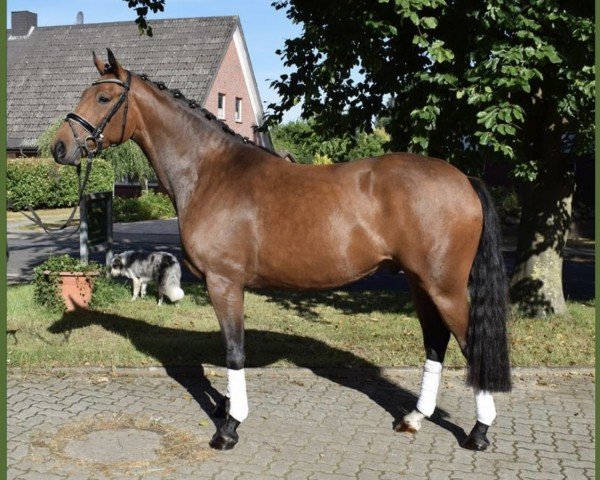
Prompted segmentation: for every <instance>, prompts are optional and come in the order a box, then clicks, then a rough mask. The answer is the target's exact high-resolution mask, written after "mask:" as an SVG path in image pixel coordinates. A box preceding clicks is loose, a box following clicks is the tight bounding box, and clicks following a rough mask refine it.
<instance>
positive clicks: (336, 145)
mask: <svg viewBox="0 0 600 480" xmlns="http://www.w3.org/2000/svg"><path fill="white" fill-rule="evenodd" d="M270 133H271V138H272V139H273V145H274V146H275V148H276V149H277V150H286V151H288V152H290V153H292V155H294V157H295V158H296V160H297V161H298V163H315V158H316V156H317V155H318V156H319V159H317V162H318V161H320V159H322V158H323V157H328V158H329V159H331V161H332V162H334V163H338V162H347V161H351V160H356V159H357V158H363V157H374V156H378V155H383V154H384V153H386V152H388V151H389V150H388V145H389V142H390V136H389V135H388V134H387V133H386V131H385V130H384V129H383V128H381V127H378V128H375V129H374V130H373V132H372V133H366V132H364V131H357V132H355V133H354V134H351V133H349V134H348V135H345V136H343V137H331V136H329V135H324V134H322V133H321V132H320V131H319V128H318V126H317V124H316V122H315V121H314V120H312V119H311V120H308V121H304V120H297V121H294V122H289V123H286V124H282V125H277V126H275V127H273V128H271V129H270Z"/></svg>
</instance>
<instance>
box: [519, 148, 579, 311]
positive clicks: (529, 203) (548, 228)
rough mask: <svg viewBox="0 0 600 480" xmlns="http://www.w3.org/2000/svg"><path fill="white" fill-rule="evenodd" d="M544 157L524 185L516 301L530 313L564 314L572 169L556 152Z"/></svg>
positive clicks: (572, 187) (565, 308)
mask: <svg viewBox="0 0 600 480" xmlns="http://www.w3.org/2000/svg"><path fill="white" fill-rule="evenodd" d="M553 157H554V158H550V159H548V158H546V159H544V161H542V162H541V164H540V165H541V166H542V168H543V170H542V171H540V172H539V173H538V177H537V178H536V180H535V181H534V182H533V183H530V184H527V185H525V188H524V191H523V195H522V208H523V210H522V213H521V222H520V225H519V238H518V242H517V258H516V265H515V270H514V273H513V276H512V279H511V284H510V295H511V301H512V302H513V304H515V305H516V306H517V308H518V309H519V311H521V312H522V313H524V314H526V315H527V316H531V317H540V316H546V315H551V314H565V313H566V312H567V307H566V303H565V298H564V294H563V284H562V265H563V249H564V246H565V244H566V241H567V236H568V233H569V226H570V223H571V208H572V199H573V192H574V188H575V184H574V176H573V172H572V171H571V170H570V168H569V166H568V164H567V162H566V161H565V160H564V159H563V158H561V155H560V152H555V154H554V155H553Z"/></svg>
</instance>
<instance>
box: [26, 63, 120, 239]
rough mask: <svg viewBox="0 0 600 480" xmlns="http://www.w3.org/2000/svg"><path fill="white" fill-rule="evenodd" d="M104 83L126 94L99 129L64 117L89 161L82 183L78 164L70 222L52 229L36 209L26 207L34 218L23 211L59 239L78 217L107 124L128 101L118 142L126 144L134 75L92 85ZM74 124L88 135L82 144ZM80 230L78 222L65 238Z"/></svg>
mask: <svg viewBox="0 0 600 480" xmlns="http://www.w3.org/2000/svg"><path fill="white" fill-rule="evenodd" d="M101 83H114V84H116V85H119V86H121V87H123V93H121V96H120V97H119V99H118V100H117V102H116V103H115V104H114V105H113V107H112V108H111V109H110V111H109V112H108V113H107V114H106V115H105V116H104V118H103V119H102V121H101V122H100V123H99V124H98V126H97V127H94V125H93V124H92V123H90V122H88V121H87V120H86V119H85V118H83V117H82V116H81V115H78V114H76V113H74V112H71V113H69V114H67V117H66V118H65V122H67V123H68V125H69V127H70V128H71V131H72V132H73V137H75V141H76V142H77V144H78V145H79V148H80V149H81V151H82V152H83V153H84V154H86V155H87V162H86V166H85V174H84V177H83V182H82V181H81V164H79V165H77V186H78V188H77V191H78V192H77V197H78V198H77V204H76V205H75V206H74V207H73V210H72V211H71V214H70V215H69V218H68V219H67V221H66V222H65V223H63V224H62V225H61V226H59V227H49V226H48V225H46V224H45V223H44V222H43V221H42V219H41V218H40V216H39V215H38V214H37V213H36V212H35V210H34V209H33V208H32V207H31V206H30V205H27V210H28V211H29V213H30V214H31V216H29V215H27V214H26V213H25V212H23V211H22V212H21V213H22V214H23V215H24V216H25V217H26V218H27V219H29V220H31V221H32V222H33V223H35V224H36V225H37V226H38V227H40V228H42V229H43V230H44V231H45V232H46V233H47V234H48V235H52V236H56V232H60V231H61V230H64V229H65V228H67V227H69V226H71V223H72V222H73V218H74V216H75V212H76V211H77V207H79V205H80V204H81V200H82V199H83V195H84V192H85V187H86V186H87V182H88V179H89V177H90V172H91V171H92V161H93V159H94V157H95V156H96V155H98V154H99V153H100V152H101V151H102V149H103V143H104V135H103V134H102V132H103V131H104V129H105V128H106V125H108V122H110V121H111V119H112V118H113V117H114V115H115V114H116V113H117V111H118V110H119V108H121V105H123V102H125V107H124V109H123V123H122V128H121V142H119V143H122V142H123V138H124V135H125V123H126V120H127V110H128V107H129V101H128V95H127V94H128V93H129V89H130V86H131V72H129V71H128V72H127V80H125V82H122V81H121V80H119V79H117V78H106V79H100V80H96V81H95V82H93V83H92V85H98V84H101ZM72 122H75V123H77V124H78V125H79V126H81V127H82V128H83V129H84V130H85V131H86V132H87V133H88V134H89V135H88V136H87V137H85V138H84V139H83V141H81V140H80V138H79V136H78V135H77V132H76V131H75V128H74V127H73V123H72ZM90 145H91V148H90ZM80 228H81V222H80V223H79V225H78V226H77V228H75V229H74V230H73V231H72V232H69V233H68V234H66V235H64V236H65V237H68V236H70V235H73V234H74V233H76V232H78V231H79V229H80Z"/></svg>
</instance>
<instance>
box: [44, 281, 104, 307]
mask: <svg viewBox="0 0 600 480" xmlns="http://www.w3.org/2000/svg"><path fill="white" fill-rule="evenodd" d="M44 273H45V274H47V275H48V274H50V272H48V271H46V272H44ZM99 274H100V273H99V272H60V273H58V274H57V276H58V278H59V280H60V294H61V296H62V298H63V300H64V301H65V306H66V308H67V311H68V312H72V311H73V310H75V309H80V308H83V309H87V308H88V305H89V303H90V300H91V299H92V290H93V286H94V278H95V277H97V276H98V275H99Z"/></svg>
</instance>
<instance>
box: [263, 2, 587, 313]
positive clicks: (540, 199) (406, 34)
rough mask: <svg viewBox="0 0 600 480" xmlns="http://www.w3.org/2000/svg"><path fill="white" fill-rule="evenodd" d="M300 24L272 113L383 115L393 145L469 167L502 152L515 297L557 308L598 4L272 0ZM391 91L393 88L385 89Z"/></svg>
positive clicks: (323, 124) (539, 307) (343, 118)
mask: <svg viewBox="0 0 600 480" xmlns="http://www.w3.org/2000/svg"><path fill="white" fill-rule="evenodd" d="M273 5H274V7H275V8H277V9H285V10H286V14H287V17H288V18H289V19H290V20H292V21H293V22H295V23H300V24H303V31H302V34H301V35H300V36H299V37H297V38H293V39H289V40H287V41H286V42H285V47H284V48H283V50H282V51H280V52H279V53H280V55H281V56H282V59H283V60H284V62H285V65H286V66H287V67H290V68H292V69H293V72H292V73H290V74H286V75H282V76H281V77H280V78H279V79H278V80H276V81H274V82H273V84H272V86H273V87H274V88H275V89H276V90H277V92H278V93H279V95H280V97H281V98H282V102H281V103H280V104H271V105H270V106H269V109H270V118H269V122H270V123H276V122H277V121H279V120H280V119H281V117H282V114H283V113H284V112H285V111H287V110H289V109H290V108H291V107H292V106H294V105H295V104H297V103H298V102H300V101H302V105H303V106H302V115H303V116H304V117H315V118H316V119H317V122H318V125H319V128H321V129H323V130H328V131H331V132H332V133H339V132H341V131H344V130H353V129H356V128H363V129H366V130H367V131H368V130H369V129H370V128H371V126H372V124H373V119H374V118H376V117H377V116H380V117H389V123H388V132H389V133H390V134H391V137H392V145H393V147H394V148H395V149H400V150H408V151H413V152H418V153H424V154H428V155H432V156H438V157H441V158H445V159H447V160H448V161H450V162H452V163H456V164H458V165H460V166H462V167H463V168H465V169H466V170H468V171H471V172H477V171H478V170H481V165H482V159H495V160H497V161H503V162H510V165H511V169H512V173H513V175H514V177H515V179H516V180H518V181H519V182H520V183H521V191H522V203H523V213H522V219H521V222H520V231H519V239H518V251H517V265H516V268H515V271H514V273H513V277H512V280H511V286H512V288H511V293H512V298H513V300H514V301H515V303H516V304H517V305H518V306H519V307H520V308H521V309H522V310H524V311H525V312H526V313H529V314H531V315H544V314H548V313H564V312H565V311H566V306H565V302H564V296H563V292H562V279H561V274H562V251H563V247H564V245H565V242H566V236H567V232H568V227H569V224H570V217H571V199H572V194H573V189H574V182H573V167H572V165H571V164H570V163H569V162H568V161H567V160H566V156H565V155H564V153H565V148H567V147H566V145H567V142H566V140H567V139H568V140H569V143H570V147H569V148H571V149H573V150H574V151H576V152H583V151H585V150H586V149H587V150H589V149H590V148H592V146H593V140H592V139H593V130H594V122H593V118H594V88H595V85H594V48H593V42H594V22H593V18H594V17H593V16H594V5H593V3H592V2H591V1H588V0H586V1H581V2H568V1H566V0H565V1H562V0H532V1H529V2H522V1H520V0H455V1H452V0H447V1H446V0H379V1H377V2H376V1H372V0H358V1H354V2H318V1H314V0H279V1H275V2H274V3H273ZM390 97H391V98H392V100H393V101H391V102H390V101H387V102H386V99H388V98H390Z"/></svg>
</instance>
